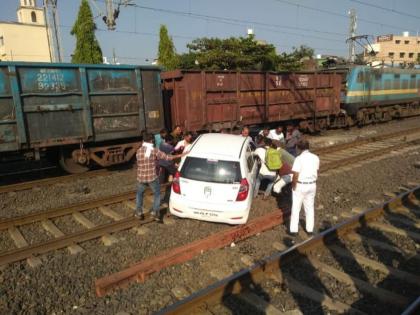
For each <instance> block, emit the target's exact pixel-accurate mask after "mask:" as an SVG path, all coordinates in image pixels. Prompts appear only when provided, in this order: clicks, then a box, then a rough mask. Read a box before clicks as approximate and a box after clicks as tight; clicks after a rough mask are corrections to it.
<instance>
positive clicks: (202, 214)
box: [193, 210, 219, 218]
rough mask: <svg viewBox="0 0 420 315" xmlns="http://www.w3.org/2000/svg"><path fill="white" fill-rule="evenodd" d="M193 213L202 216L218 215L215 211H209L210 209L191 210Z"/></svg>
mask: <svg viewBox="0 0 420 315" xmlns="http://www.w3.org/2000/svg"><path fill="white" fill-rule="evenodd" d="M193 213H194V214H195V215H199V216H202V217H213V218H215V217H218V216H219V215H218V214H217V213H214V212H211V211H206V210H194V212H193Z"/></svg>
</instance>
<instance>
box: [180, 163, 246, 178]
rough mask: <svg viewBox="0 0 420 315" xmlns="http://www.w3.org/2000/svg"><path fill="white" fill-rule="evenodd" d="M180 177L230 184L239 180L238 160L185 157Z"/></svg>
mask: <svg viewBox="0 0 420 315" xmlns="http://www.w3.org/2000/svg"><path fill="white" fill-rule="evenodd" d="M181 177H184V178H188V179H192V180H198V181H203V182H212V183H222V184H232V183H239V182H240V180H241V170H240V166H239V162H233V161H221V160H211V159H203V158H196V157H187V158H186V160H185V162H184V165H183V166H182V169H181Z"/></svg>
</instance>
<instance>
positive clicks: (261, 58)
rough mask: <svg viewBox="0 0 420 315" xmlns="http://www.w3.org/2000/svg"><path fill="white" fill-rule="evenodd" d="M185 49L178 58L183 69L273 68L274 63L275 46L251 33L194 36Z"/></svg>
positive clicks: (275, 56) (275, 57) (275, 60)
mask: <svg viewBox="0 0 420 315" xmlns="http://www.w3.org/2000/svg"><path fill="white" fill-rule="evenodd" d="M187 48H188V49H189V52H188V53H186V54H182V55H180V57H179V60H180V62H179V65H180V66H181V67H182V68H186V69H212V70H223V69H228V70H274V69H275V67H276V63H277V55H276V51H275V47H274V46H273V45H271V44H266V43H261V42H258V41H256V40H255V38H254V36H248V37H239V38H236V37H230V38H226V39H220V38H206V37H204V38H197V39H194V40H193V41H192V42H191V43H189V44H187Z"/></svg>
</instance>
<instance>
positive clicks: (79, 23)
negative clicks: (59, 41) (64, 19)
mask: <svg viewBox="0 0 420 315" xmlns="http://www.w3.org/2000/svg"><path fill="white" fill-rule="evenodd" d="M95 29H96V25H95V23H94V22H93V15H92V11H91V9H90V6H89V3H88V2H87V0H82V2H81V3H80V7H79V14H78V15H77V20H76V22H75V23H74V25H73V28H72V30H71V32H70V33H71V35H74V36H76V48H75V50H74V52H73V55H72V58H71V62H73V63H94V64H96V63H102V50H101V47H100V46H99V42H98V40H97V39H96V37H95Z"/></svg>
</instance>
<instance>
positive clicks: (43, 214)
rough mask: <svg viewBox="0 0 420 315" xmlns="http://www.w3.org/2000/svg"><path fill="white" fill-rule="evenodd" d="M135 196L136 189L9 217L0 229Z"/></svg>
mask: <svg viewBox="0 0 420 315" xmlns="http://www.w3.org/2000/svg"><path fill="white" fill-rule="evenodd" d="M168 186H169V184H163V185H161V193H162V192H164V191H165V189H167V188H168ZM151 193H152V192H151V191H150V190H146V194H148V195H149V194H151ZM135 197H136V191H130V192H125V193H120V194H116V195H112V196H109V197H103V198H98V199H93V200H87V201H82V202H80V203H77V204H72V205H70V206H65V207H61V208H57V209H51V210H47V211H40V212H34V213H29V214H26V215H22V216H19V217H14V218H9V219H3V220H0V231H1V230H5V229H8V228H11V227H17V226H21V225H26V224H31V223H35V222H38V221H42V220H46V219H53V218H57V217H62V216H65V215H68V214H72V213H75V212H82V211H86V210H91V209H94V208H98V207H103V206H106V205H111V204H116V203H120V202H123V201H129V200H132V199H134V198H135Z"/></svg>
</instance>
